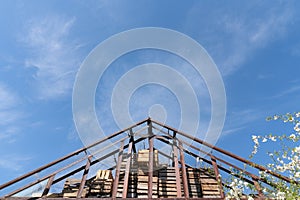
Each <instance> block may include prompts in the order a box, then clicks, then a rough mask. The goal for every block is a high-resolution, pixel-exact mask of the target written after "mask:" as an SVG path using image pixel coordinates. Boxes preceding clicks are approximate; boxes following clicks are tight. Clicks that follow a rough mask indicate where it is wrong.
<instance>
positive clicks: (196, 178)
mask: <svg viewBox="0 0 300 200" xmlns="http://www.w3.org/2000/svg"><path fill="white" fill-rule="evenodd" d="M186 173H187V174H186V176H187V182H188V189H189V197H190V198H200V197H202V187H201V178H200V170H199V169H196V168H187V169H186Z"/></svg>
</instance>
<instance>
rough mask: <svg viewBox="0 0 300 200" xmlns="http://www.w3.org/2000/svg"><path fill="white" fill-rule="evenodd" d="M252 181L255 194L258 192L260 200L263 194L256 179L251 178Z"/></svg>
mask: <svg viewBox="0 0 300 200" xmlns="http://www.w3.org/2000/svg"><path fill="white" fill-rule="evenodd" d="M252 180H253V182H254V186H255V189H256V190H257V192H258V196H259V197H261V198H263V197H264V193H263V191H262V190H261V187H260V185H259V183H258V181H257V179H256V178H254V177H252Z"/></svg>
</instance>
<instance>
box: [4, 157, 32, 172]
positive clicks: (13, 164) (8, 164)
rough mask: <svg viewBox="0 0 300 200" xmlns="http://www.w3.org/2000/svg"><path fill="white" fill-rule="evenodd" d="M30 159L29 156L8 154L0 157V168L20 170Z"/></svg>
mask: <svg viewBox="0 0 300 200" xmlns="http://www.w3.org/2000/svg"><path fill="white" fill-rule="evenodd" d="M31 159H32V157H29V156H21V155H16V154H9V155H4V156H1V157H0V168H3V169H5V170H11V171H21V170H22V167H23V166H24V163H25V162H28V161H30V160H31Z"/></svg>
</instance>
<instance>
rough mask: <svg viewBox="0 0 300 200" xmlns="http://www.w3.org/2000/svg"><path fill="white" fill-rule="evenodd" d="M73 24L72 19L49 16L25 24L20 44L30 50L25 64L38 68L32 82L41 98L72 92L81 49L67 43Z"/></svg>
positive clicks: (71, 43)
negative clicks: (34, 83)
mask: <svg viewBox="0 0 300 200" xmlns="http://www.w3.org/2000/svg"><path fill="white" fill-rule="evenodd" d="M74 22H75V19H74V18H71V19H66V18H64V17H61V16H50V17H45V18H43V19H35V20H32V21H29V22H28V23H27V24H26V27H27V30H26V33H27V34H26V35H25V37H24V38H22V42H24V43H25V45H26V46H27V47H29V49H30V56H29V57H28V58H27V59H26V61H25V64H26V66H28V67H34V68H36V69H37V72H36V74H35V79H36V81H37V83H36V87H37V89H38V92H39V93H38V97H39V98H40V99H48V98H56V97H59V96H63V95H65V94H68V93H70V92H71V88H72V85H73V80H74V77H75V72H76V70H77V68H78V66H79V61H80V59H79V58H78V55H77V54H76V51H77V49H78V48H79V47H80V46H79V45H78V44H76V43H75V42H74V41H72V40H69V38H70V32H71V28H72V26H73V24H74Z"/></svg>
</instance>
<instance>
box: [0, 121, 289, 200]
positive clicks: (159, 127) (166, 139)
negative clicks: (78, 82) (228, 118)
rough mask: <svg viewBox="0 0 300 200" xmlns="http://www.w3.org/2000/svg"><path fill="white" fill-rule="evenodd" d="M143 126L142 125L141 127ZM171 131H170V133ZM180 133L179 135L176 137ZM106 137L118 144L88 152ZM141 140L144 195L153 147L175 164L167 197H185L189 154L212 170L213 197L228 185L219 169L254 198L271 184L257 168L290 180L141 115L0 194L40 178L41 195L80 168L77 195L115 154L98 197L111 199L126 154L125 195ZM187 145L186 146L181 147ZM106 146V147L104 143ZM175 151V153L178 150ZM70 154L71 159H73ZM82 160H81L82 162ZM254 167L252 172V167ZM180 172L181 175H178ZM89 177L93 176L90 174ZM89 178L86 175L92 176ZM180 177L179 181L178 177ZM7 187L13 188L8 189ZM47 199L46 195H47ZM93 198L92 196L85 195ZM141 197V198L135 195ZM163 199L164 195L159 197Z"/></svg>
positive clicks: (150, 190)
mask: <svg viewBox="0 0 300 200" xmlns="http://www.w3.org/2000/svg"><path fill="white" fill-rule="evenodd" d="M145 127H146V129H145ZM142 131H146V132H147V134H146V136H143V137H140V136H137V135H138V134H137V133H140V132H142ZM170 133H172V135H171V134H170ZM123 135H124V137H122V138H121V139H119V140H117V141H115V140H116V139H117V138H118V137H120V136H123ZM178 136H180V137H178ZM108 140H114V141H115V142H114V143H113V144H112V146H115V145H117V146H119V147H120V148H119V149H114V148H112V149H111V151H109V152H108V153H107V152H106V153H105V154H104V155H103V154H102V153H101V149H100V150H99V152H96V153H95V152H94V153H92V154H91V153H89V149H91V148H97V146H98V145H101V144H102V143H104V142H106V141H108ZM187 140H190V141H193V144H189V143H188V142H186V141H187ZM142 141H148V146H149V161H148V199H152V198H153V171H154V151H157V152H158V154H160V155H161V156H164V157H165V158H168V159H170V160H171V161H172V163H173V167H174V168H175V175H176V180H177V181H176V188H177V189H176V192H177V198H168V199H169V200H170V199H174V200H175V199H182V198H184V199H188V198H189V188H188V177H187V171H186V167H189V168H191V167H192V166H191V165H190V164H189V163H187V162H186V159H185V157H186V156H192V158H194V159H195V160H196V159H199V157H200V159H201V160H202V161H203V162H205V163H207V164H209V165H210V166H211V167H212V169H213V171H214V178H215V179H216V181H217V182H218V183H219V186H220V197H221V198H213V199H215V200H217V199H224V197H225V194H224V188H225V187H229V186H227V185H226V184H225V183H223V182H222V178H221V176H220V174H221V171H222V172H223V173H226V174H228V175H232V176H235V177H237V178H240V179H242V180H243V181H246V182H248V183H250V184H252V185H253V186H254V188H256V190H257V198H264V195H263V193H262V191H261V187H260V184H262V183H263V184H269V185H270V186H272V184H270V183H268V182H266V180H264V179H261V178H260V177H259V176H258V175H256V174H258V173H259V172H260V171H263V172H266V173H269V174H270V175H272V176H274V177H276V178H279V179H281V180H284V181H287V182H292V181H291V180H290V179H289V178H287V177H285V176H283V175H280V174H277V173H275V172H272V171H270V170H268V169H266V168H265V167H263V166H260V165H257V164H255V163H253V162H251V161H249V160H246V159H244V158H241V157H239V156H237V155H234V154H232V153H230V152H228V151H225V150H223V149H221V148H218V147H215V146H213V145H211V144H208V143H207V142H205V141H202V140H200V139H198V138H194V137H193V136H191V135H188V134H186V133H183V132H181V131H179V130H176V129H173V128H172V127H169V126H167V125H164V124H161V123H160V122H157V121H154V120H152V119H150V118H148V119H145V120H143V121H140V122H138V123H136V124H135V125H133V126H131V127H129V128H127V129H124V130H121V131H118V132H116V133H114V134H112V135H110V136H108V137H105V138H103V139H101V140H99V141H97V142H96V143H94V144H91V145H90V146H87V147H84V148H81V149H79V150H77V151H74V152H73V153H71V154H69V155H66V156H64V157H62V158H60V159H57V160H55V161H53V162H51V163H49V164H47V165H44V166H42V167H40V168H38V169H36V170H33V171H31V172H29V173H27V174H24V175H22V176H20V177H18V178H16V179H14V180H11V181H9V182H7V183H4V184H2V185H0V192H1V190H2V191H3V190H5V191H8V192H6V193H5V194H4V196H3V197H12V196H14V195H16V194H18V193H20V192H22V191H24V190H26V189H28V188H30V187H32V186H34V185H37V184H39V183H41V182H43V181H46V186H45V188H44V189H43V192H42V194H41V197H42V198H47V195H48V193H49V191H50V189H51V187H52V186H53V185H54V184H56V183H58V182H60V181H63V180H65V179H66V178H68V177H70V176H72V175H74V174H77V173H80V172H82V176H81V182H80V185H79V188H78V191H77V195H76V196H77V198H81V197H82V195H83V190H84V188H85V185H86V183H87V181H88V180H89V179H88V175H89V172H90V171H91V170H90V168H91V167H92V166H93V165H95V164H97V163H99V162H101V161H103V160H105V159H107V158H109V157H112V156H114V155H116V154H117V156H118V158H117V161H116V165H115V166H111V168H110V169H115V180H114V182H113V186H112V193H111V198H102V199H107V200H110V199H115V198H116V197H117V193H118V185H119V177H120V169H121V163H122V161H123V157H124V156H126V159H127V160H126V169H125V176H124V183H123V187H122V188H123V190H122V198H127V191H128V184H129V183H128V181H129V176H130V167H131V162H132V157H133V155H134V154H135V153H136V152H137V150H136V144H138V143H140V142H142ZM154 141H159V142H162V143H164V144H167V145H169V147H170V148H171V149H172V155H168V154H166V153H165V152H163V151H160V149H156V148H155V147H154ZM185 147H188V148H185ZM203 147H206V148H210V149H212V150H213V152H206V151H204V150H203ZM107 148H109V147H107ZM125 150H127V153H126V154H124V151H125ZM178 152H179V154H178ZM81 154H83V156H81V157H79V158H77V157H78V155H81ZM95 154H98V155H99V156H97V157H96V156H95ZM215 154H217V155H219V156H224V157H227V158H230V159H231V160H235V161H236V162H240V163H242V165H246V166H248V167H249V168H250V167H251V168H252V171H251V172H249V171H246V170H245V169H242V168H241V167H238V166H236V165H235V164H233V163H232V162H228V161H226V159H223V158H219V156H216V155H215ZM199 155H206V157H204V156H199ZM74 158H76V159H75V161H74ZM70 159H72V162H71V163H67V164H65V165H64V166H63V167H61V165H62V163H64V162H65V161H67V160H70ZM84 162H85V164H82V163H84ZM58 165H59V166H60V167H58V169H56V170H54V172H51V173H49V174H47V175H45V176H43V177H41V178H38V179H36V180H34V181H32V182H30V181H26V180H27V179H29V178H32V177H34V175H35V174H37V173H40V172H44V171H46V170H48V169H50V168H51V169H52V168H54V167H55V166H58ZM77 165H80V166H79V167H77V168H75V169H74V166H77ZM231 169H234V170H236V171H240V172H243V173H244V174H246V175H247V176H248V177H250V178H247V177H241V176H240V175H238V174H234V173H232V170H231ZM254 170H256V173H254V172H253V171H254ZM180 172H181V176H180ZM92 178H93V177H92ZM92 178H90V179H92ZM181 180H182V181H181ZM23 182H24V184H23V186H21V187H18V188H17V189H16V188H14V187H13V186H14V185H16V184H20V183H23ZM10 188H13V189H11V190H10ZM181 188H183V194H182V192H181ZM0 194H1V193H0ZM3 197H2V198H3ZM16 199H24V198H16ZM48 199H50V198H48ZM89 199H93V198H89ZM133 199H134V198H133ZM139 199H142V198H139ZM160 199H164V198H160ZM193 199H202V198H193ZM205 199H210V198H205Z"/></svg>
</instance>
